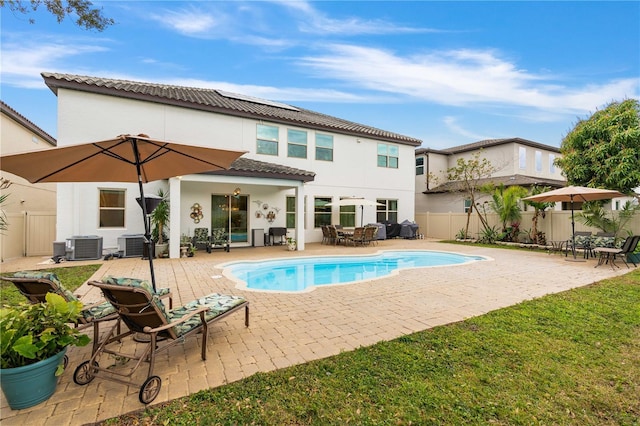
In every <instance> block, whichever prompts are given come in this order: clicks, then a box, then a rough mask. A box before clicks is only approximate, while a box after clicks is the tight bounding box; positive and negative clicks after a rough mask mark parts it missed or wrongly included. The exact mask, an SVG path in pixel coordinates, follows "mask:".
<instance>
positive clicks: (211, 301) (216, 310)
mask: <svg viewBox="0 0 640 426" xmlns="http://www.w3.org/2000/svg"><path fill="white" fill-rule="evenodd" d="M244 302H246V299H245V298H243V297H239V296H229V295H225V294H218V293H212V294H209V295H208V296H204V297H201V298H199V299H196V300H193V301H191V302H189V303H187V304H186V305H184V306H182V307H180V308H176V309H173V310H171V311H169V313H168V320H169V321H170V322H171V321H176V320H179V319H180V318H182V317H184V316H185V315H187V314H189V313H190V312H193V311H195V310H196V309H199V308H201V307H203V306H205V307H207V308H209V310H208V311H206V312H205V314H204V318H205V321H206V322H209V321H211V320H212V319H214V318H215V317H217V316H219V315H222V314H224V313H225V312H227V311H229V310H231V309H233V308H235V307H236V306H238V305H240V304H242V303H244ZM201 324H202V322H201V321H200V315H194V316H192V317H191V318H189V319H188V320H186V321H185V322H183V323H180V324H178V325H176V326H175V329H176V334H177V335H178V336H182V335H184V334H185V333H187V332H189V331H191V330H193V329H194V328H196V327H199V326H200V325H201Z"/></svg>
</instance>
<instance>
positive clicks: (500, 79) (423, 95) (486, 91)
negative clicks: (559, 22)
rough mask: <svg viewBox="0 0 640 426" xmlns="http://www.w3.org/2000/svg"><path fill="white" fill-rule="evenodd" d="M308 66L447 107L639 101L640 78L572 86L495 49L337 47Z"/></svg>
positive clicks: (577, 108)
mask: <svg viewBox="0 0 640 426" xmlns="http://www.w3.org/2000/svg"><path fill="white" fill-rule="evenodd" d="M302 62H303V63H304V64H305V65H306V66H308V67H309V69H310V70H311V71H312V72H314V73H315V74H317V75H319V76H322V77H324V78H327V77H329V78H334V79H337V80H340V81H343V82H348V83H349V84H351V85H352V86H354V87H360V88H366V89H368V90H374V91H381V92H389V93H394V94H398V95H403V96H404V97H405V98H408V99H411V98H412V99H415V100H422V101H429V102H435V103H438V104H443V105H455V106H467V105H486V106H489V105H492V106H501V105H509V106H521V107H528V108H540V109H546V110H552V111H556V112H563V113H576V112H584V111H586V110H589V109H593V108H595V107H596V106H599V105H602V104H604V103H607V102H609V101H610V100H612V99H620V98H625V97H635V96H637V94H638V92H639V87H640V79H638V78H628V79H620V80H616V81H610V82H607V83H604V84H592V85H588V86H583V87H571V86H570V85H569V84H570V83H569V81H568V80H567V81H563V80H560V79H559V78H557V77H555V76H553V75H536V74H533V73H530V72H528V71H526V70H522V69H519V68H518V67H517V66H516V64H514V63H511V62H509V61H507V60H506V59H503V58H501V57H500V56H499V54H498V53H497V52H495V51H492V50H470V49H461V50H449V51H431V52H424V53H421V54H415V55H413V56H406V57H402V56H399V55H396V54H394V53H393V52H391V51H388V50H384V49H379V48H370V47H361V46H355V45H345V44H341V45H339V44H336V45H331V46H328V51H327V53H326V54H323V55H319V56H307V57H304V58H302Z"/></svg>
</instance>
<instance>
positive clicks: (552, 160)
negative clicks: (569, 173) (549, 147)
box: [549, 154, 556, 173]
mask: <svg viewBox="0 0 640 426" xmlns="http://www.w3.org/2000/svg"><path fill="white" fill-rule="evenodd" d="M555 161H556V155H555V154H549V173H555V172H556V165H555Z"/></svg>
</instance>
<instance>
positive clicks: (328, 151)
mask: <svg viewBox="0 0 640 426" xmlns="http://www.w3.org/2000/svg"><path fill="white" fill-rule="evenodd" d="M316 160H321V161H333V136H331V135H325V134H322V133H316Z"/></svg>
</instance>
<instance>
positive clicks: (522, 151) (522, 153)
mask: <svg viewBox="0 0 640 426" xmlns="http://www.w3.org/2000/svg"><path fill="white" fill-rule="evenodd" d="M518 157H519V159H520V168H521V169H522V170H524V169H526V168H527V148H525V147H524V146H521V147H520V148H519V150H518Z"/></svg>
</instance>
